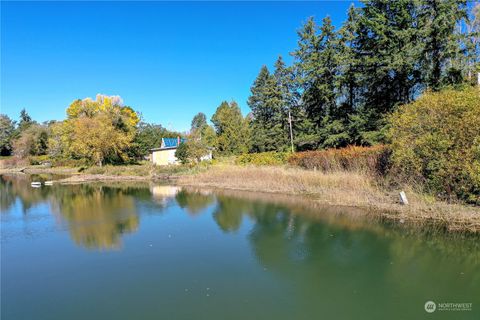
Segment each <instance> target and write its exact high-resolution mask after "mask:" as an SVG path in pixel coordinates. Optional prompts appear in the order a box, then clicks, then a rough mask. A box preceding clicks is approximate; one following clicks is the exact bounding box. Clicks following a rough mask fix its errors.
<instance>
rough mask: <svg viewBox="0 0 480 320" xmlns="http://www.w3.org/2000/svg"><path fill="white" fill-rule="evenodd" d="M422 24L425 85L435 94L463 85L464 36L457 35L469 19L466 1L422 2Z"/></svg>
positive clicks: (420, 13)
mask: <svg viewBox="0 0 480 320" xmlns="http://www.w3.org/2000/svg"><path fill="white" fill-rule="evenodd" d="M419 1H420V5H419V6H418V8H419V13H418V24H419V29H420V32H421V43H422V44H423V51H422V54H421V55H420V57H419V58H420V63H421V66H422V74H423V75H424V78H423V81H424V83H425V85H426V86H427V87H428V88H429V89H431V90H434V91H438V90H440V89H441V88H442V87H443V86H445V85H449V84H456V83H459V82H462V81H463V79H462V76H461V74H462V70H461V67H460V66H459V64H458V61H459V60H458V59H460V56H461V55H462V54H463V53H462V51H463V50H462V49H461V48H460V43H461V42H462V41H463V40H464V39H463V37H464V34H459V33H456V32H455V31H456V28H457V26H458V24H459V23H461V22H462V21H463V20H465V19H466V18H467V5H466V0H444V1H438V0H419Z"/></svg>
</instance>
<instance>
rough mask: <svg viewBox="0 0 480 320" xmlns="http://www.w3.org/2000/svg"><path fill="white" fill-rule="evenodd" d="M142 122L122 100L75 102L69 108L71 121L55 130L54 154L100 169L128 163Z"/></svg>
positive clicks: (100, 97) (52, 139) (99, 98)
mask: <svg viewBox="0 0 480 320" xmlns="http://www.w3.org/2000/svg"><path fill="white" fill-rule="evenodd" d="M139 120H140V119H139V117H138V115H137V113H136V112H135V111H134V110H133V109H132V108H131V107H128V106H124V105H123V101H122V99H121V98H120V97H119V96H106V95H97V97H96V99H95V100H92V99H91V98H86V99H83V100H80V99H78V100H75V101H74V102H72V103H71V104H70V106H69V107H68V108H67V120H65V121H63V122H60V123H57V124H55V125H54V126H53V127H52V130H51V131H52V132H51V136H50V141H49V145H50V154H51V155H52V156H54V157H60V158H72V159H83V160H86V161H87V162H89V163H92V164H97V165H100V166H101V165H103V164H105V163H118V162H125V161H127V160H128V156H127V151H128V149H129V148H130V147H131V144H132V141H133V138H134V136H135V132H136V130H137V124H138V122H139Z"/></svg>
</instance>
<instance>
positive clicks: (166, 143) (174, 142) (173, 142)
mask: <svg viewBox="0 0 480 320" xmlns="http://www.w3.org/2000/svg"><path fill="white" fill-rule="evenodd" d="M179 141H180V143H184V142H186V141H187V139H185V138H180V139H178V138H162V148H176V147H178V142H179Z"/></svg>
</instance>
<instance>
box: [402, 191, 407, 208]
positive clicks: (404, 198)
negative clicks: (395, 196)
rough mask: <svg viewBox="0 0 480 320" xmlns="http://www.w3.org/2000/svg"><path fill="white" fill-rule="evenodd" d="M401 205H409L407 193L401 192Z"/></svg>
mask: <svg viewBox="0 0 480 320" xmlns="http://www.w3.org/2000/svg"><path fill="white" fill-rule="evenodd" d="M400 203H401V204H403V205H408V199H407V195H406V194H405V191H400Z"/></svg>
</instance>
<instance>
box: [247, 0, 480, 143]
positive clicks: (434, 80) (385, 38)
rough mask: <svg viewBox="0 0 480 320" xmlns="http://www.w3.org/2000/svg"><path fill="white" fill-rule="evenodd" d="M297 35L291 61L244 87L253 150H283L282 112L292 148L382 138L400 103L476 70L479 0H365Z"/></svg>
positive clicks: (479, 67) (470, 78)
mask: <svg viewBox="0 0 480 320" xmlns="http://www.w3.org/2000/svg"><path fill="white" fill-rule="evenodd" d="M470 9H471V10H470ZM297 34H298V46H297V48H295V49H294V50H293V52H292V53H291V55H292V57H293V60H294V61H293V64H292V65H290V66H286V65H285V62H284V61H283V59H282V57H279V58H278V60H277V61H276V62H275V65H274V70H273V72H270V71H269V70H268V68H267V67H266V66H263V67H262V68H261V70H260V72H259V74H258V76H257V78H256V80H255V82H254V83H253V85H252V87H251V96H250V97H249V100H248V105H249V106H250V108H251V110H252V116H251V119H252V120H251V123H252V125H251V127H252V132H254V136H253V137H252V147H251V148H252V151H273V150H275V151H280V150H288V149H289V148H290V131H289V113H290V115H291V119H292V122H291V123H292V129H293V130H292V131H293V144H294V147H295V150H311V149H320V148H329V147H343V146H346V145H350V144H354V145H372V144H376V143H379V142H384V141H385V139H386V137H385V133H386V129H388V128H387V127H386V121H385V119H386V117H387V116H388V115H389V114H390V113H391V112H392V111H394V110H395V109H397V107H398V106H399V105H404V104H408V103H410V102H412V101H413V100H414V99H416V98H417V97H418V96H419V95H420V94H421V93H423V92H424V91H426V90H430V91H439V90H441V89H443V88H445V87H448V86H456V85H460V84H475V83H476V81H477V79H476V78H477V77H476V74H477V72H480V46H479V34H480V4H476V5H475V6H473V8H469V7H468V6H467V2H466V1H458V0H455V1H453V0H442V1H438V0H413V1H412V0H398V1H387V0H371V1H365V2H363V5H362V6H361V7H358V8H356V7H354V6H353V5H352V6H351V7H350V8H349V10H348V13H347V19H346V20H345V21H344V23H343V25H342V26H341V27H340V28H338V29H335V27H334V26H333V25H332V21H331V19H330V18H329V17H325V18H324V19H323V20H322V22H321V24H320V25H318V24H317V22H316V21H315V19H314V18H310V19H308V20H307V21H306V23H305V24H304V25H303V26H302V28H301V29H300V30H299V31H298V32H297Z"/></svg>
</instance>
